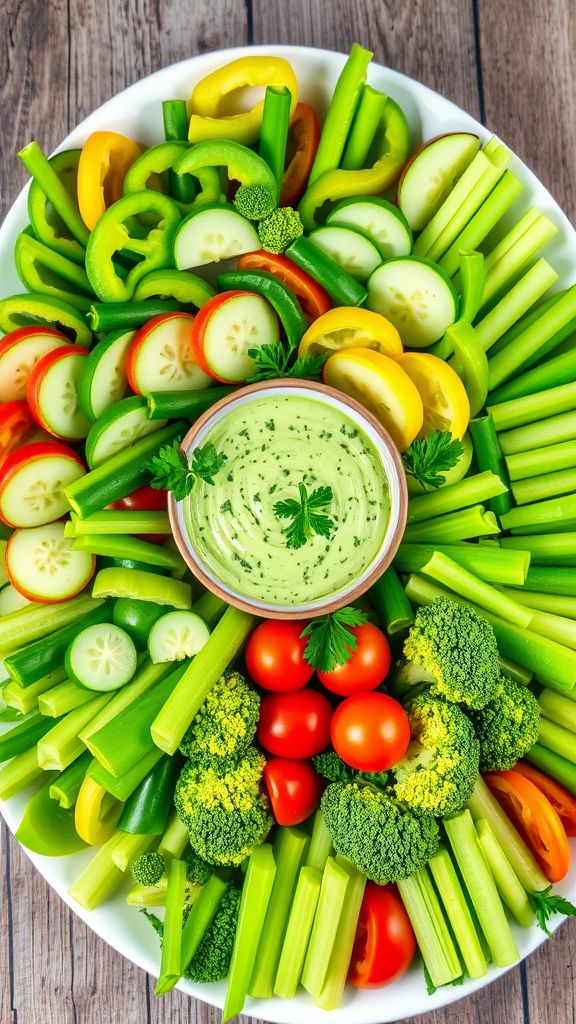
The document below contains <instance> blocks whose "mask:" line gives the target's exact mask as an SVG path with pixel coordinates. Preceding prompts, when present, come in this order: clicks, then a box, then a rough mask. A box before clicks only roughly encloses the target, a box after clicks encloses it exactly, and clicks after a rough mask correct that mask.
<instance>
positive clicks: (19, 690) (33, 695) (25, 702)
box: [2, 668, 66, 715]
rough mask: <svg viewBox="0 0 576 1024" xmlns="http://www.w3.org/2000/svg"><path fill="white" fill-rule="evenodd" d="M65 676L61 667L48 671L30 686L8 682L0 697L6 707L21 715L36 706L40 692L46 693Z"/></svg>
mask: <svg viewBox="0 0 576 1024" xmlns="http://www.w3.org/2000/svg"><path fill="white" fill-rule="evenodd" d="M65 678H66V672H65V670H64V669H63V668H61V669H57V671H56V672H49V673H48V675H47V676H44V678H43V679H39V680H38V682H37V683H33V684H32V686H27V687H26V688H25V689H24V688H23V687H22V686H19V685H18V683H8V685H7V686H5V687H4V689H3V691H2V699H3V700H4V703H5V704H7V705H8V707H10V708H15V709H16V710H17V711H19V712H20V714H21V715H27V714H28V712H29V711H32V710H33V708H36V707H37V706H38V701H39V699H40V695H41V694H42V693H46V692H47V691H48V690H50V689H52V687H53V686H55V685H56V684H57V683H61V682H62V681H63V680H64V679H65Z"/></svg>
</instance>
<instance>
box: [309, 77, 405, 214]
mask: <svg viewBox="0 0 576 1024" xmlns="http://www.w3.org/2000/svg"><path fill="white" fill-rule="evenodd" d="M375 145H376V146H377V147H378V152H379V155H378V157H377V159H376V161H375V162H374V163H373V165H372V167H365V168H363V169H362V170H359V171H345V170H341V169H336V170H329V171H324V172H323V173H322V174H321V175H320V176H319V177H318V178H316V180H315V181H314V183H313V184H312V185H311V186H310V187H309V188H308V189H307V190H306V192H305V193H304V195H303V196H302V199H301V200H300V204H299V206H298V211H299V213H300V216H301V218H302V223H303V224H304V228H305V230H306V231H311V230H312V228H315V227H317V221H316V211H317V210H318V209H319V207H321V206H322V205H323V204H324V203H326V202H336V201H337V200H338V199H347V198H348V197H350V196H373V195H379V194H380V193H381V192H384V191H385V190H386V189H387V188H389V187H390V185H392V184H393V183H394V182H395V180H396V178H397V177H398V175H399V173H400V171H401V170H402V167H403V166H404V164H405V163H406V160H407V158H408V154H409V152H410V130H409V128H408V121H407V120H406V115H405V114H404V111H403V110H402V108H401V107H399V106H398V104H397V103H396V102H395V100H393V99H391V98H390V96H388V97H387V99H386V104H385V107H384V114H383V117H382V122H381V124H380V126H379V129H378V131H377V133H376V141H375Z"/></svg>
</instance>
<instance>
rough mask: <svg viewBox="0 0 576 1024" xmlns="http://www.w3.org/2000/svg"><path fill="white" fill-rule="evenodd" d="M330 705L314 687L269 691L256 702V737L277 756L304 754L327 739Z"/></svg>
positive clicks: (323, 746)
mask: <svg viewBox="0 0 576 1024" xmlns="http://www.w3.org/2000/svg"><path fill="white" fill-rule="evenodd" d="M331 721H332V705H331V704H330V701H329V700H328V698H327V697H324V696H323V694H321V693H317V692H316V690H308V689H305V690H295V691H294V692H293V693H270V694H268V696H266V697H264V700H263V701H262V704H261V705H260V719H259V721H258V729H257V731H256V738H257V740H258V742H259V743H260V745H261V746H262V747H264V750H267V751H269V753H270V754H277V756H278V757H292V758H297V759H298V760H300V758H308V757H313V756H314V754H319V753H320V752H321V751H322V750H325V749H326V747H327V746H328V744H329V743H330V722H331Z"/></svg>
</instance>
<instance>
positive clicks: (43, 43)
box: [0, 0, 576, 1024]
mask: <svg viewBox="0 0 576 1024" xmlns="http://www.w3.org/2000/svg"><path fill="white" fill-rule="evenodd" d="M355 40H356V41H358V42H361V43H363V44H364V45H366V46H369V47H371V48H372V49H373V50H374V52H375V59H376V60H378V61H380V62H382V63H383V64H387V65H389V66H390V67H392V68H394V69H396V70H398V71H403V72H404V73H406V74H408V75H411V76H412V77H414V78H416V79H418V80H419V81H421V82H425V83H426V84H427V85H429V86H431V87H432V88H433V89H437V90H438V91H439V92H441V93H443V94H444V95H446V96H448V97H449V98H450V99H452V100H454V101H455V102H456V103H458V104H460V105H461V106H462V107H464V108H465V109H466V110H468V111H469V112H470V113H471V114H474V115H475V116H476V117H478V118H480V119H481V120H482V121H484V122H485V123H486V124H487V126H488V127H489V128H490V129H492V130H494V131H496V132H497V133H498V134H499V135H500V136H501V137H502V139H503V140H504V141H505V142H507V143H508V144H509V145H510V146H512V148H513V149H514V150H515V151H516V152H517V153H518V154H519V155H520V156H521V157H522V158H523V159H524V160H525V161H526V162H527V163H528V164H529V166H530V167H531V168H532V169H533V170H534V171H535V172H536V174H537V175H538V176H539V177H540V178H541V180H542V181H543V182H544V183H545V185H547V186H548V188H549V189H550V191H551V192H552V195H553V196H554V197H555V198H556V199H557V200H558V202H559V203H560V205H561V206H562V207H563V209H564V210H565V211H566V213H567V214H568V216H569V217H570V218H571V219H572V221H573V222H574V220H575V219H576V177H575V173H574V168H575V165H576V67H575V56H574V55H575V54H576V4H575V3H574V0H308V2H307V0H125V2H124V3H122V2H118V0H2V2H1V3H0V205H1V214H2V216H3V215H4V214H5V212H6V210H7V209H8V208H9V206H10V204H11V203H12V201H13V200H14V199H15V197H16V194H17V192H18V190H19V189H20V187H21V186H22V185H23V183H24V181H25V177H26V174H25V171H24V169H23V168H22V167H21V166H19V164H18V162H17V160H16V151H17V150H18V149H19V148H20V147H21V146H22V145H24V143H26V142H27V141H28V140H29V139H31V138H35V139H37V140H38V141H39V142H40V144H41V145H42V146H43V147H44V149H45V150H47V151H50V150H51V149H52V148H53V147H55V146H56V144H57V143H58V142H59V141H60V139H61V138H63V136H64V135H66V133H67V132H68V131H69V130H70V129H71V128H72V127H73V126H74V125H75V124H76V123H77V122H78V121H79V120H80V119H81V118H83V117H85V116H86V115H87V114H89V113H90V112H91V111H92V110H93V109H94V108H96V107H98V106H99V105H100V104H101V103H102V102H103V101H104V100H106V99H107V98H108V97H110V96H112V95H113V94H114V93H116V92H117V91H118V90H120V89H123V88H124V87H125V86H126V85H129V84H131V83H132V82H135V81H136V80H137V79H139V78H141V77H142V76H144V75H147V74H149V73H150V72H151V71H155V70H156V69H157V68H161V67H163V66H165V65H167V64H171V63H173V62H174V61H178V60H182V59H183V58H185V57H188V56H191V55H192V54H195V53H199V52H202V51H206V50H216V49H219V48H220V47H226V46H235V45H240V44H244V43H295V44H308V45H311V46H323V47H327V48H329V49H334V50H342V51H346V50H348V48H349V47H350V45H351V44H352V43H353V42H354V41H355ZM1 856H2V864H1V868H0V875H1V880H2V897H1V904H0V914H1V924H0V929H1V935H2V940H1V945H0V949H1V950H2V954H0V972H1V978H0V1024H117V1022H121V1024H168V1022H171V1024H209V1022H211V1024H216V1022H219V1021H220V1014H219V1012H218V1011H216V1010H213V1009H212V1008H210V1007H207V1006H204V1005H203V1004H201V1003H197V1002H195V1001H194V1000H191V999H186V998H185V997H183V996H182V995H180V994H179V993H174V994H173V995H171V996H170V997H168V998H165V999H162V1000H159V1001H155V999H154V997H153V995H152V993H151V986H150V983H149V979H148V977H147V976H146V975H145V974H144V973H143V972H142V971H140V970H139V969H138V968H136V967H134V966H132V965H131V964H130V963H128V961H127V960H124V959H123V958H122V957H121V956H120V955H119V954H117V953H115V952H113V951H112V950H111V949H110V948H109V947H108V946H107V945H106V944H105V943H104V942H102V941H101V940H100V939H98V938H97V937H96V936H95V935H94V934H93V933H92V932H91V931H90V930H89V929H88V928H86V926H85V925H84V924H83V923H82V921H80V919H79V918H77V917H75V916H74V914H72V913H71V912H70V910H68V908H67V907H66V906H65V905H64V904H63V903H62V902H61V901H60V899H59V898H58V897H57V896H56V895H55V894H54V893H53V892H52V891H51V890H50V889H49V887H48V886H47V885H46V883H45V882H44V881H43V880H42V878H41V877H40V875H39V874H38V873H37V872H36V870H35V869H34V868H33V867H32V865H31V864H30V863H29V862H28V860H27V859H26V857H25V856H24V854H23V853H22V851H21V850H20V849H19V848H18V846H17V845H16V843H15V842H14V841H13V840H12V838H11V836H10V835H9V833H8V830H7V829H6V826H5V825H4V824H2V851H1ZM575 958H576V922H568V923H566V924H564V925H563V927H562V928H561V929H560V932H559V933H558V934H557V936H556V937H555V939H554V941H553V942H548V943H546V944H545V946H543V947H542V948H541V949H540V950H539V951H538V952H536V953H534V955H533V956H531V957H530V958H529V960H528V961H527V962H525V963H523V964H521V965H520V966H519V967H518V968H516V969H515V970H513V971H511V972H510V973H509V974H507V975H505V976H504V977H502V978H501V979H500V980H499V981H498V982H497V983H495V984H493V985H491V986H490V987H489V988H486V989H484V990H483V991H482V992H480V993H479V994H478V995H476V996H472V997H470V998H468V999H466V1000H464V1001H463V1002H458V1003H456V1004H454V1005H453V1006H451V1007H449V1008H448V1009H447V1010H445V1011H442V1010H440V1011H436V1012H434V1013H431V1014H430V1015H429V1016H428V1017H426V1021H427V1022H428V1024H444V1022H446V1024H447V1022H458V1024H480V1022H482V1024H490V1022H493V1024H504V1022H505V1024H529V1022H532V1024H573V1022H574V1021H575V1020H576V1000H575V993H574V960H575ZM385 1000H386V991H385V990H383V992H382V1001H383V1005H385ZM337 1017H338V1015H337V1014H335V1015H334V1019H335V1021H337ZM244 1020H245V1021H247V1020H248V1018H244ZM250 1020H251V1021H252V1024H256V1022H255V1020H254V1019H253V1018H250ZM422 1020H423V1018H421V1017H420V1018H418V1022H421V1021H422ZM411 1024H416V1021H415V1020H414V1019H413V1020H412V1021H411Z"/></svg>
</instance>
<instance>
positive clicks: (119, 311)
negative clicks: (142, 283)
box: [88, 299, 186, 334]
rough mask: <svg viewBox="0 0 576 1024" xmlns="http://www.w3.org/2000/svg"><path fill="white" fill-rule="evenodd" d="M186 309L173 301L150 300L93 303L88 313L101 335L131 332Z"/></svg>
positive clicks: (93, 325)
mask: <svg viewBox="0 0 576 1024" xmlns="http://www.w3.org/2000/svg"><path fill="white" fill-rule="evenodd" d="M185 308H186V307H185V306H184V305H183V304H182V303H181V302H175V301H174V300H173V299H161V300H160V299H148V300H147V301H144V300H142V301H139V302H138V301H134V300H132V301H131V302H128V303H127V302H93V303H92V305H91V306H90V309H89V312H88V319H89V320H90V323H91V325H92V330H93V331H96V332H98V333H99V334H108V332H109V331H129V330H131V329H133V328H135V327H141V326H142V324H145V323H147V322H148V320H151V319H152V317H154V316H160V315H161V314H163V313H179V312H180V311H181V310H183V309H185Z"/></svg>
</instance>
